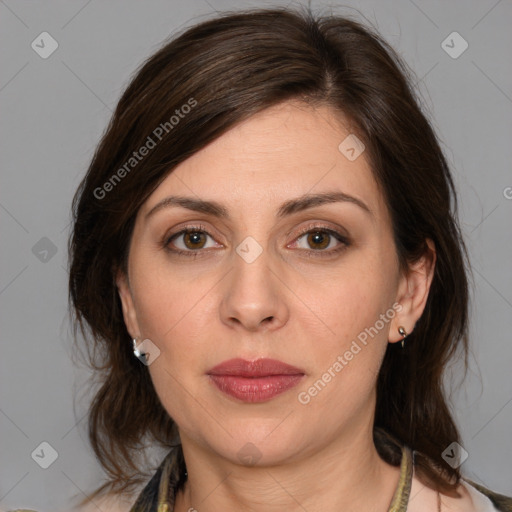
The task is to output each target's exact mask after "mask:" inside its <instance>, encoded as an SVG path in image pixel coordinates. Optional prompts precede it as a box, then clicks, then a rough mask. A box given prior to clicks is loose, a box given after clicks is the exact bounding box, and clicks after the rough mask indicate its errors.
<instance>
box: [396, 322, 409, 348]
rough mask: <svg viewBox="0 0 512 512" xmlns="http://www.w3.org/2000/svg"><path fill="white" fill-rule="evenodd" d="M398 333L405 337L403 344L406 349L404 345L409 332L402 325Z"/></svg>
mask: <svg viewBox="0 0 512 512" xmlns="http://www.w3.org/2000/svg"><path fill="white" fill-rule="evenodd" d="M398 332H399V334H400V336H403V338H402V341H401V344H402V348H404V344H405V342H404V340H405V338H407V331H406V330H405V328H404V327H402V326H401V325H400V326H399V327H398Z"/></svg>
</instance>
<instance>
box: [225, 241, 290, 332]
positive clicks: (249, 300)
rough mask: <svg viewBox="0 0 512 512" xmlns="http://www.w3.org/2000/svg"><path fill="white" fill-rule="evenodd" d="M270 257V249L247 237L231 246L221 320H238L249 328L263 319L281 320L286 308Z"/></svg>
mask: <svg viewBox="0 0 512 512" xmlns="http://www.w3.org/2000/svg"><path fill="white" fill-rule="evenodd" d="M271 259H272V258H271V252H270V251H269V250H268V249H266V248H265V247H264V246H263V245H262V244H260V243H259V242H258V241H257V240H256V239H255V238H253V237H250V236H249V237H246V238H245V239H244V240H243V241H242V242H241V243H240V244H239V245H238V246H237V247H236V248H235V253H234V254H233V267H232V271H231V272H230V277H229V278H228V282H227V287H226V289H225V293H224V297H223V300H222V307H221V315H222V319H223V321H224V322H227V323H230V324H232V323H233V322H236V323H240V324H242V325H244V326H245V327H246V328H247V329H251V330H253V329H257V328H258V326H260V325H261V324H262V323H263V322H265V323H268V322H271V323H272V325H274V324H276V325H277V324H281V323H282V322H285V320H286V319H285V316H286V309H287V308H286V306H285V304H284V302H283V301H284V297H283V296H282V293H281V291H280V290H279V284H278V282H276V276H275V275H274V274H275V270H272V267H273V264H272V261H271Z"/></svg>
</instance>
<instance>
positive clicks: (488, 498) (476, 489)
mask: <svg viewBox="0 0 512 512" xmlns="http://www.w3.org/2000/svg"><path fill="white" fill-rule="evenodd" d="M457 493H458V496H457V497H454V496H447V495H444V494H441V510H442V511H443V512H497V511H498V512H512V498H509V497H507V496H503V495H501V494H498V493H495V492H493V491H490V490H489V489H487V488H485V487H482V486H480V485H477V484H475V483H474V482H471V481H467V480H464V479H463V480H462V481H461V483H460V485H459V487H458V488H457ZM437 499H438V498H437V492H436V491H434V490H433V489H431V488H429V487H426V486H425V485H423V484H422V483H421V482H420V481H419V480H418V479H416V478H413V481H412V486H411V493H410V496H409V504H408V507H407V512H432V511H433V510H438V501H437Z"/></svg>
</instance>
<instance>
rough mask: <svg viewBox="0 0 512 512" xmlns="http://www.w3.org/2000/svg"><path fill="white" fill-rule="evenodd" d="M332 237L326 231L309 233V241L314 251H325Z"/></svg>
mask: <svg viewBox="0 0 512 512" xmlns="http://www.w3.org/2000/svg"><path fill="white" fill-rule="evenodd" d="M331 237H332V235H330V234H329V233H326V232H325V231H312V232H311V233H308V237H307V241H308V244H309V246H310V247H311V248H312V249H325V248H326V247H328V246H329V242H330V238H331Z"/></svg>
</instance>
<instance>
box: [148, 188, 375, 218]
mask: <svg viewBox="0 0 512 512" xmlns="http://www.w3.org/2000/svg"><path fill="white" fill-rule="evenodd" d="M339 202H348V203H352V204H355V205H357V206H359V207H360V208H361V209H362V210H364V211H365V212H367V213H368V214H370V215H373V212H372V210H371V209H370V208H369V207H368V206H367V205H366V204H365V203H364V202H363V201H361V200H360V199H358V198H357V197H354V196H351V195H348V194H345V193H344V192H323V193H320V194H305V195H303V196H300V197H297V198H295V199H290V200H288V201H285V202H284V203H283V204H282V205H281V206H280V207H279V209H278V211H277V214H276V216H277V217H278V218H283V217H287V216H289V215H292V214H294V213H297V212H301V211H304V210H307V209H309V208H313V207H315V206H320V205H323V204H330V203H339ZM176 206H180V207H182V208H186V209H188V210H193V211H195V212H201V213H206V214H209V215H213V216H214V217H218V218H221V219H229V218H230V215H229V212H228V210H227V209H226V208H225V207H224V206H223V205H221V204H220V203H218V202H216V201H205V200H203V199H195V198H193V197H185V196H169V197H166V198H165V199H162V201H160V202H159V203H157V204H156V205H155V206H153V208H151V210H150V211H149V212H148V213H147V214H146V217H145V219H146V221H147V220H148V219H149V217H151V216H153V215H154V214H155V213H156V212H158V211H160V210H162V209H165V208H171V207H176Z"/></svg>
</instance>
